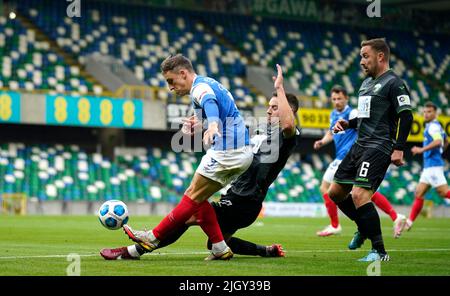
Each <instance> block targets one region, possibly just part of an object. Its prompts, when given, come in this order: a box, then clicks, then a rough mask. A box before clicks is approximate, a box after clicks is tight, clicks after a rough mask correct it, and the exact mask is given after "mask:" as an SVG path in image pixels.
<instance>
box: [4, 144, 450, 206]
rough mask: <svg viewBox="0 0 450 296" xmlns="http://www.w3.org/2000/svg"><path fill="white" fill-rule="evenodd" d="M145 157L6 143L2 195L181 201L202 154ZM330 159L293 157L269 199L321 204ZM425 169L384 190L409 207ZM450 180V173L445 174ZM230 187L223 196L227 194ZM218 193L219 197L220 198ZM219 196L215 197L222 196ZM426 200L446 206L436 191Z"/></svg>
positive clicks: (159, 152) (157, 152)
mask: <svg viewBox="0 0 450 296" xmlns="http://www.w3.org/2000/svg"><path fill="white" fill-rule="evenodd" d="M146 150H147V153H146V155H141V156H134V155H130V154H124V155H120V156H118V157H117V159H116V160H115V161H111V160H109V159H107V158H106V157H103V156H102V155H101V154H99V153H86V152H85V151H83V149H80V148H79V146H77V145H71V146H63V145H54V146H52V145H38V146H25V145H24V144H21V143H9V144H3V145H2V146H1V151H0V176H3V178H1V179H0V194H3V193H25V194H26V195H27V196H28V197H29V198H33V197H34V198H38V199H39V200H43V201H44V200H71V201H77V200H89V201H98V200H110V199H121V200H124V201H142V202H157V201H165V202H169V203H177V202H178V201H179V199H180V198H181V196H182V195H183V192H184V191H185V190H186V188H187V187H188V186H189V183H190V181H191V179H192V176H193V174H194V172H195V170H196V169H197V166H198V164H199V163H200V158H201V154H198V153H187V152H186V153H178V154H176V153H174V152H172V151H168V150H165V149H161V148H156V147H148V148H147V149H146ZM331 160H332V159H331V158H330V156H328V155H327V154H325V155H319V154H313V155H305V156H303V157H300V156H299V155H294V156H293V157H292V158H291V159H289V161H288V163H287V164H286V168H285V169H284V170H283V171H282V172H281V173H280V175H279V176H278V178H277V179H276V181H275V182H274V183H273V184H272V186H271V187H270V190H269V192H268V195H267V199H266V200H267V201H277V202H313V203H314V202H318V203H321V202H322V196H321V194H320V191H319V186H320V183H321V180H322V174H323V172H324V170H325V169H326V167H327V166H328V164H329V163H330V161H331ZM420 171H421V165H420V164H419V163H418V162H416V161H414V162H412V163H411V164H410V165H408V166H407V167H406V168H405V167H403V168H395V167H392V168H391V169H390V170H389V171H388V173H387V175H386V178H385V180H384V181H383V183H382V184H381V186H380V191H381V192H382V193H383V194H385V195H386V196H387V197H388V198H389V199H390V201H391V202H392V203H394V204H398V205H410V204H411V203H412V201H413V199H414V190H415V187H416V185H417V182H418V179H419V175H420ZM446 173H447V178H450V172H449V171H448V170H447V172H446ZM225 192H226V189H224V190H222V191H221V192H220V193H225ZM220 193H219V194H220ZM219 194H217V195H216V196H215V197H218V196H219ZM427 198H428V199H430V200H433V201H434V202H435V204H438V205H439V204H444V203H445V202H444V201H443V200H442V199H441V198H440V197H439V196H438V195H437V194H436V193H435V192H434V191H432V192H430V193H429V194H428V197H427Z"/></svg>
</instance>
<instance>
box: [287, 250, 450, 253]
mask: <svg viewBox="0 0 450 296" xmlns="http://www.w3.org/2000/svg"><path fill="white" fill-rule="evenodd" d="M386 251H387V252H450V249H386ZM353 252H367V250H363V249H359V250H291V251H289V250H286V253H353Z"/></svg>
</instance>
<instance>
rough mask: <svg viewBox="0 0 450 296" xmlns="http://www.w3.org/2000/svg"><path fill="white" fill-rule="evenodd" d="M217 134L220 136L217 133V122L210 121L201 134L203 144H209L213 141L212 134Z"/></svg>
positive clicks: (218, 134)
mask: <svg viewBox="0 0 450 296" xmlns="http://www.w3.org/2000/svg"><path fill="white" fill-rule="evenodd" d="M215 135H217V136H218V137H220V136H221V135H220V133H219V125H218V123H217V122H215V121H214V122H212V123H210V124H209V125H208V129H207V130H206V131H205V133H204V134H203V143H204V144H205V146H209V145H211V144H212V143H213V142H214V136H215Z"/></svg>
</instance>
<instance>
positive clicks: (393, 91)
mask: <svg viewBox="0 0 450 296" xmlns="http://www.w3.org/2000/svg"><path fill="white" fill-rule="evenodd" d="M404 110H411V99H410V95H409V90H408V88H407V87H406V85H405V83H404V82H403V80H402V79H401V78H399V77H398V76H397V75H396V74H395V73H394V72H393V71H392V70H388V71H386V72H385V73H383V74H382V75H381V76H380V77H378V78H377V79H372V78H367V79H366V80H364V81H363V83H362V85H361V88H360V89H359V98H358V139H357V141H356V143H357V144H359V145H360V146H363V147H366V148H376V149H379V150H381V151H383V152H384V153H386V154H388V155H391V153H392V150H393V147H394V145H395V143H396V138H397V124H398V118H399V117H398V114H399V113H400V112H402V111H404Z"/></svg>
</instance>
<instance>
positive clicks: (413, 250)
mask: <svg viewBox="0 0 450 296" xmlns="http://www.w3.org/2000/svg"><path fill="white" fill-rule="evenodd" d="M387 251H388V252H450V249H392V250H389V249H388V250H387ZM354 252H367V250H361V249H360V250H286V253H287V254H289V253H354ZM72 254H74V253H72ZM75 254H76V253H75ZM205 254H209V252H173V253H172V252H169V253H159V252H155V253H150V254H147V255H146V256H149V255H150V256H168V255H169V256H170V255H175V256H179V255H182V256H184V255H205ZM68 255H69V254H66V255H36V256H4V257H0V260H1V259H4V260H8V259H39V258H66V257H67V256H68ZM78 255H79V256H80V257H94V256H100V255H99V254H98V253H95V254H78Z"/></svg>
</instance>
